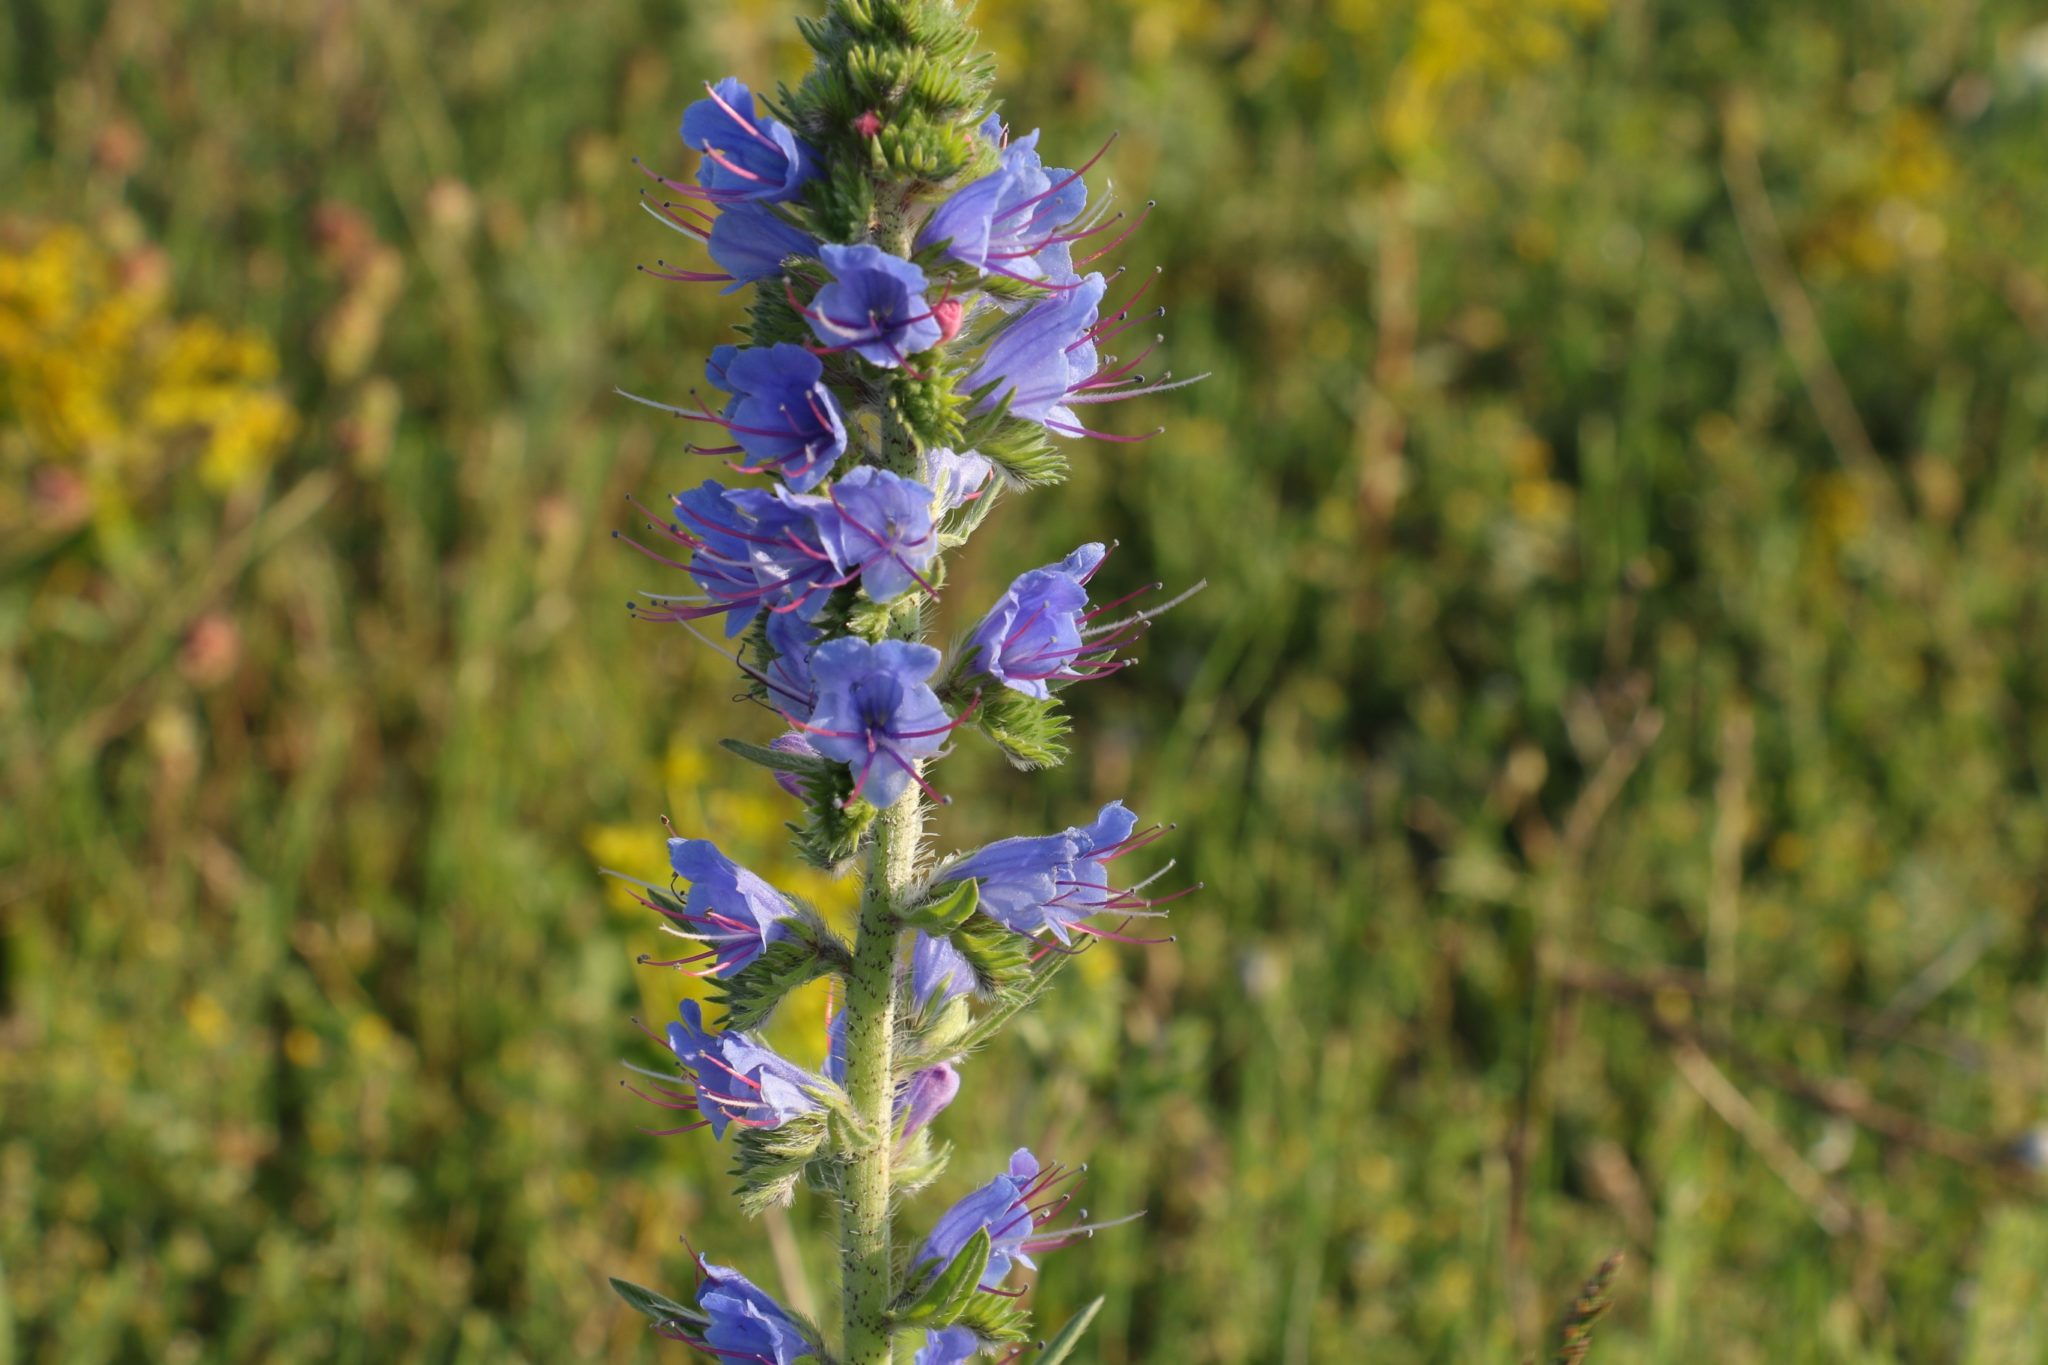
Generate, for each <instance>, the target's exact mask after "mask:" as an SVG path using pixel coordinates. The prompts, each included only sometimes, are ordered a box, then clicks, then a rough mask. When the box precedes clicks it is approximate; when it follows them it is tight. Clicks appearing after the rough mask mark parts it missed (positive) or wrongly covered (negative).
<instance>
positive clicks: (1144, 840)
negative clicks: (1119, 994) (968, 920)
mask: <svg viewBox="0 0 2048 1365" xmlns="http://www.w3.org/2000/svg"><path fill="white" fill-rule="evenodd" d="M1137 825H1138V817H1137V816H1135V815H1133V814H1132V813H1131V812H1130V811H1129V810H1127V809H1125V807H1124V803H1123V802H1121V801H1112V802H1110V803H1109V804H1108V805H1106V806H1104V807H1103V808H1102V810H1101V811H1100V812H1099V813H1097V815H1096V817H1095V819H1094V820H1093V821H1092V822H1090V823H1089V824H1087V825H1085V826H1082V827H1080V828H1078V829H1069V830H1067V831H1066V832H1065V833H1064V834H1045V835H1037V836H1019V837H1015V838H1010V839H998V840H997V841H996V842H994V843H992V844H989V845H987V846H986V847H983V848H980V849H977V850H975V851H974V852H973V853H970V854H968V855H967V856H966V857H964V858H960V859H958V860H956V861H954V862H950V863H948V864H946V865H945V866H944V867H941V868H940V869H939V870H938V872H937V874H936V875H935V876H934V877H933V879H932V880H933V882H934V884H935V885H944V884H945V883H947V882H957V881H964V880H966V879H967V878H970V877H972V878H975V879H976V880H978V881H979V882H980V884H981V885H980V903H981V909H982V910H983V911H984V912H985V913H987V914H988V915H989V916H990V917H991V918H993V919H995V920H996V921H997V922H999V923H1001V924H1003V925H1006V926H1007V927H1009V928H1011V929H1014V930H1016V931H1017V932H1018V933H1020V934H1036V933H1038V932H1039V931H1040V930H1047V929H1049V930H1051V931H1052V935H1053V937H1055V938H1057V939H1058V940H1059V941H1060V942H1061V943H1068V942H1071V941H1072V940H1071V935H1073V934H1076V933H1080V934H1087V935H1089V936H1090V937H1094V938H1108V939H1116V940H1118V941H1119V942H1133V943H1146V942H1158V941H1160V940H1154V939H1130V938H1126V937H1125V935H1123V934H1122V933H1121V932H1119V931H1117V930H1110V929H1098V928H1096V927H1094V926H1093V925H1090V924H1087V923H1085V921H1086V920H1088V919H1089V918H1091V917H1093V916H1095V915H1102V914H1109V913H1118V914H1122V915H1125V916H1126V917H1129V916H1135V915H1146V914H1150V913H1152V908H1153V907H1154V906H1156V905H1159V904H1161V903H1162V902H1163V901H1164V900H1168V899H1177V898H1178V895H1179V894H1181V893H1175V894H1174V895H1173V896H1168V897H1160V898H1147V897H1145V896H1142V895H1140V894H1139V893H1138V891H1137V889H1136V888H1132V889H1127V890H1118V889H1117V888H1116V887H1115V886H1114V885H1113V884H1112V883H1111V881H1110V872H1109V864H1110V863H1111V862H1113V861H1115V860H1116V859H1117V858H1120V857H1122V856H1123V855H1124V854H1126V853H1129V852H1131V851H1133V850H1134V849H1138V848H1142V847H1143V846H1144V845H1145V844H1148V843H1150V842H1151V841H1152V840H1153V839H1154V838H1156V837H1158V835H1157V833H1156V832H1155V833H1152V834H1145V835H1141V834H1138V833H1136V830H1137Z"/></svg>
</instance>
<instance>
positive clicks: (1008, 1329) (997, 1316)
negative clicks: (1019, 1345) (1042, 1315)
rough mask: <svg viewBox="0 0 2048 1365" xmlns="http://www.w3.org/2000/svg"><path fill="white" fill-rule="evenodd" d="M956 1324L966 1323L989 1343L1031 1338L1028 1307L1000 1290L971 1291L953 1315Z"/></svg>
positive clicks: (967, 1326) (995, 1344) (962, 1325)
mask: <svg viewBox="0 0 2048 1365" xmlns="http://www.w3.org/2000/svg"><path fill="white" fill-rule="evenodd" d="M953 1325H954V1326H956V1327H966V1328H969V1329H970V1330H972V1331H973V1333H974V1334H975V1335H976V1336H978V1337H980V1338H981V1339H982V1340H983V1341H984V1342H986V1343H988V1344H989V1345H991V1346H1005V1345H1009V1344H1012V1343H1014V1342H1019V1341H1028V1340H1030V1339H1031V1311H1030V1310H1029V1309H1027V1308H1025V1307H1023V1306H1022V1305H1021V1304H1019V1303H1018V1302H1017V1301H1016V1300H1015V1299H1007V1298H1004V1297H1002V1296H1001V1295H999V1294H974V1295H971V1296H969V1298H968V1300H967V1302H966V1303H964V1304H962V1305H961V1307H960V1315H959V1316H958V1317H956V1318H954V1319H953Z"/></svg>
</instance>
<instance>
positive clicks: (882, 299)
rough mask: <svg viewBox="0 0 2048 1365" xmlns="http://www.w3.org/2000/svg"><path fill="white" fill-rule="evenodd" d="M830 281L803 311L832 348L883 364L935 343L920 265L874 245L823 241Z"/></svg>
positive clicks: (892, 363) (822, 252) (891, 364)
mask: <svg viewBox="0 0 2048 1365" xmlns="http://www.w3.org/2000/svg"><path fill="white" fill-rule="evenodd" d="M818 256H819V258H820V259H821V260H823V261H824V262H825V268H826V269H827V270H829V271H831V272H832V283H830V284H828V285H826V286H825V287H824V288H823V289H820V290H819V291H818V296H817V298H815V299H813V300H812V301H811V306H810V307H809V308H806V309H805V310H804V317H805V319H806V320H808V321H809V322H810V324H811V330H812V331H813V332H815V333H817V336H818V340H820V341H822V342H823V343H825V345H826V346H827V347H828V348H830V349H831V350H835V351H844V350H852V351H853V352H854V353H855V354H857V355H859V356H860V357H861V358H862V359H863V360H866V361H867V362H868V363H870V364H873V365H879V366H881V367H883V368H884V369H891V368H894V367H895V366H898V365H901V364H902V363H903V362H904V359H905V357H907V356H913V355H916V354H917V353H918V352H919V351H923V350H928V349H930V348H931V347H933V346H936V345H938V344H939V323H938V320H937V319H936V318H935V317H933V315H932V310H931V308H930V306H929V305H927V304H926V303H925V301H924V289H925V278H924V271H922V270H920V269H918V268H917V267H916V266H914V265H912V264H911V263H910V262H909V261H906V260H904V259H903V258H902V257H900V256H891V255H890V254H889V253H888V252H886V251H884V250H882V249H881V248H880V247H877V246H868V245H865V244H863V245H861V246H830V245H828V246H823V247H820V248H819V249H818Z"/></svg>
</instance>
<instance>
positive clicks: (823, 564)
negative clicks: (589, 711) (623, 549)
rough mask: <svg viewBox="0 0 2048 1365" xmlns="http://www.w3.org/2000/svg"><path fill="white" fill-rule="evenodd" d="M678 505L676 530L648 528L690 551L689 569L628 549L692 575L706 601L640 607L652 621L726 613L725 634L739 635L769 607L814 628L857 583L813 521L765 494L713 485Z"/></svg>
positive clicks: (659, 601)
mask: <svg viewBox="0 0 2048 1365" xmlns="http://www.w3.org/2000/svg"><path fill="white" fill-rule="evenodd" d="M778 491H780V490H778ZM674 503H675V508H676V519H675V520H674V521H673V522H670V523H667V524H663V523H659V522H650V523H649V526H650V527H651V529H653V530H654V531H656V532H657V533H659V534H660V535H662V536H664V537H665V538H667V539H668V540H669V541H670V542H672V543H673V544H675V545H678V546H681V547H682V548H684V549H687V550H689V551H690V560H689V562H688V563H687V564H678V563H677V562H676V561H675V560H673V559H671V558H669V557H668V556H667V555H663V554H660V553H657V552H656V551H653V550H650V549H648V548H647V547H645V546H643V545H640V544H639V543H638V542H636V541H628V542H627V543H628V544H631V545H632V546H633V548H635V549H637V550H639V551H640V552H641V553H642V554H644V555H646V556H647V557H648V558H650V559H652V560H654V561H655V562H656V563H659V564H664V565H667V566H668V567H670V568H677V569H686V570H688V572H689V574H690V577H691V578H693V579H695V580H696V582H697V586H698V587H700V588H702V589H703V590H704V595H703V597H702V598H700V599H695V600H692V599H687V598H680V597H657V598H656V599H655V605H652V606H641V605H635V606H634V611H635V612H636V614H638V615H639V616H641V617H643V618H645V619H647V620H650V621H694V620H697V619H699V618H701V617H706V616H717V615H719V614H721V613H722V614H723V615H724V616H725V633H726V634H727V635H729V636H731V635H738V634H739V633H740V632H741V631H743V630H745V629H746V628H747V626H748V624H749V623H750V622H752V621H753V619H754V617H755V616H757V615H759V614H760V611H761V609H762V608H763V607H767V608H770V609H771V610H773V611H775V612H777V613H778V614H793V615H796V616H799V617H802V618H803V619H805V620H809V619H810V618H811V617H814V616H816V615H817V614H818V612H819V610H820V609H821V608H822V607H823V606H824V605H825V600H826V599H827V598H828V597H830V596H831V594H832V590H833V589H834V588H839V587H843V586H845V584H846V583H848V582H850V581H851V580H850V579H848V578H846V577H845V576H844V575H842V574H840V573H839V572H838V571H837V570H836V569H834V568H833V567H832V556H831V555H829V554H827V553H826V552H825V547H824V545H823V544H822V543H820V541H819V539H818V527H817V525H816V524H815V522H814V521H813V520H812V518H811V517H810V516H809V515H808V514H807V513H805V512H803V511H802V510H800V509H795V508H791V507H788V506H785V505H784V504H783V503H781V502H779V501H777V500H776V498H775V497H774V496H772V495H771V494H770V493H768V492H767V491H766V490H764V489H755V488H727V487H725V486H724V485H722V484H720V483H717V482H715V481H713V480H709V479H707V480H705V481H704V483H702V484H700V485H699V486H697V487H696V488H693V489H691V490H690V491H689V492H687V493H678V494H677V495H676V496H675V498H674ZM613 534H614V535H616V534H617V532H614V533H613Z"/></svg>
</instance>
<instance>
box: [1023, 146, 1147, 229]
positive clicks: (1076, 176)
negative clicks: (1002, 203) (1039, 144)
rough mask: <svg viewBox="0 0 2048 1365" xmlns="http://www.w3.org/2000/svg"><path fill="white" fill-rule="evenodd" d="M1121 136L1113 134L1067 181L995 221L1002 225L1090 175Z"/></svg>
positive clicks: (1054, 185)
mask: <svg viewBox="0 0 2048 1365" xmlns="http://www.w3.org/2000/svg"><path fill="white" fill-rule="evenodd" d="M1119 136H1121V131H1120V130H1119V132H1116V133H1111V134H1110V135H1109V137H1108V139H1107V140H1105V141H1104V142H1103V144H1102V145H1101V146H1100V147H1098V148H1097V149H1096V151H1095V155H1094V156H1091V157H1089V158H1088V159H1087V160H1086V161H1084V162H1083V163H1081V169H1080V170H1078V171H1070V172H1068V174H1067V178H1066V179H1065V180H1061V181H1059V182H1057V183H1056V184H1053V185H1050V186H1048V187H1047V188H1046V189H1044V190H1041V191H1040V192H1039V193H1037V194H1034V195H1032V196H1031V197H1030V198H1029V199H1026V200H1024V201H1023V202H1022V203H1020V204H1012V205H1011V206H1010V207H1009V208H1007V209H1004V210H1003V211H1002V212H1001V213H999V214H997V215H996V217H995V221H996V222H998V223H1000V222H1001V221H1003V219H1005V218H1008V217H1010V216H1011V215H1013V214H1016V213H1020V212H1022V211H1023V210H1025V209H1028V208H1030V207H1031V206H1032V205H1033V204H1036V203H1037V202H1038V201H1039V200H1041V199H1049V198H1051V197H1052V196H1053V195H1055V194H1058V193H1059V192H1060V191H1061V190H1063V189H1065V188H1066V187H1067V186H1069V185H1071V184H1073V183H1074V182H1075V181H1076V180H1079V179H1080V178H1081V177H1082V176H1084V175H1086V174H1088V172H1089V170H1090V169H1092V168H1093V167H1094V165H1095V163H1096V162H1098V161H1100V160H1102V157H1103V154H1104V153H1105V152H1107V151H1108V150H1109V149H1110V147H1111V146H1113V145H1114V144H1115V142H1116V140H1117V138H1118V137H1119Z"/></svg>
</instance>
